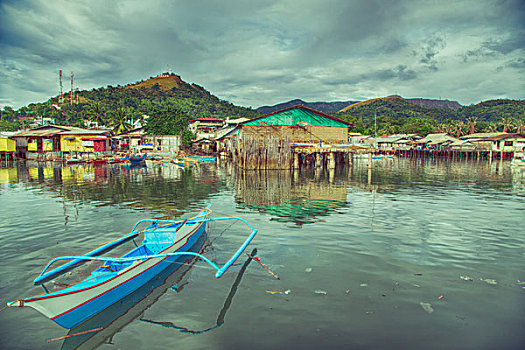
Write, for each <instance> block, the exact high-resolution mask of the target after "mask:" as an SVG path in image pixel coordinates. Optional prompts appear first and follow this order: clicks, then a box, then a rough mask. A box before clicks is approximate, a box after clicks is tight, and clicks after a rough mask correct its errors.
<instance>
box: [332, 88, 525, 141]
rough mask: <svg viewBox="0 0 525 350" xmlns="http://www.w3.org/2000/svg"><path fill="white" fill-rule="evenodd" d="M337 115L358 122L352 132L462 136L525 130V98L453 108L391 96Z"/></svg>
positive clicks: (522, 131) (354, 106)
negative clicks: (426, 104) (421, 104)
mask: <svg viewBox="0 0 525 350" xmlns="http://www.w3.org/2000/svg"><path fill="white" fill-rule="evenodd" d="M337 116H338V117H339V118H341V119H343V120H346V121H349V122H352V123H354V124H355V127H354V128H353V130H352V131H354V132H360V133H363V134H367V135H374V134H375V133H377V135H389V134H398V133H408V134H412V133H414V134H419V135H421V136H425V135H427V134H429V133H434V132H446V133H448V134H450V135H453V136H456V137H459V136H461V135H465V134H470V133H474V132H496V131H503V132H520V133H524V132H525V101H523V100H520V101H515V100H490V101H484V102H481V103H479V104H476V105H471V106H466V107H462V108H460V109H458V110H453V109H448V108H426V107H422V106H418V105H415V104H412V103H410V102H408V101H406V100H404V99H403V98H400V97H387V98H381V99H374V100H369V101H365V102H360V103H357V104H355V105H353V106H351V107H349V108H346V109H345V110H342V111H340V112H339V113H338V114H337ZM374 120H375V121H374Z"/></svg>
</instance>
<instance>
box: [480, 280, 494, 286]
mask: <svg viewBox="0 0 525 350" xmlns="http://www.w3.org/2000/svg"><path fill="white" fill-rule="evenodd" d="M479 280H480V281H483V282H485V283H488V284H492V285H493V286H495V285H497V284H498V282H496V280H493V279H490V278H486V279H483V278H480V279H479Z"/></svg>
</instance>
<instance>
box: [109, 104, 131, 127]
mask: <svg viewBox="0 0 525 350" xmlns="http://www.w3.org/2000/svg"><path fill="white" fill-rule="evenodd" d="M128 113H129V111H128V109H127V108H125V107H120V108H117V109H116V110H115V111H114V112H113V113H112V114H111V118H110V125H111V127H112V129H113V131H114V132H115V133H116V134H121V133H123V132H125V131H128V130H130V129H131V124H130V123H129V122H128Z"/></svg>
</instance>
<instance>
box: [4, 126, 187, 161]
mask: <svg viewBox="0 0 525 350" xmlns="http://www.w3.org/2000/svg"><path fill="white" fill-rule="evenodd" d="M180 145H181V138H180V136H179V135H162V136H151V135H145V134H144V131H143V129H142V128H140V129H135V130H132V131H129V132H126V133H122V134H119V135H114V134H113V132H112V131H111V130H109V129H83V128H77V127H73V126H62V125H45V126H41V127H37V128H35V129H31V130H27V131H22V132H19V133H11V134H10V135H9V136H6V137H2V138H0V152H2V153H3V154H4V155H5V156H7V154H9V155H10V156H12V157H13V158H15V157H19V158H24V159H34V160H55V159H62V158H64V157H73V156H75V157H76V156H80V157H83V158H95V157H99V156H104V155H109V154H113V153H115V152H118V151H125V152H129V151H131V152H147V151H154V150H155V151H157V152H159V153H160V152H164V153H176V152H177V151H178V150H179V148H180Z"/></svg>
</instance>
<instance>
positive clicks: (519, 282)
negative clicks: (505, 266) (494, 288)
mask: <svg viewBox="0 0 525 350" xmlns="http://www.w3.org/2000/svg"><path fill="white" fill-rule="evenodd" d="M516 283H518V284H519V285H524V284H525V281H520V280H517V281H516Z"/></svg>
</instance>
